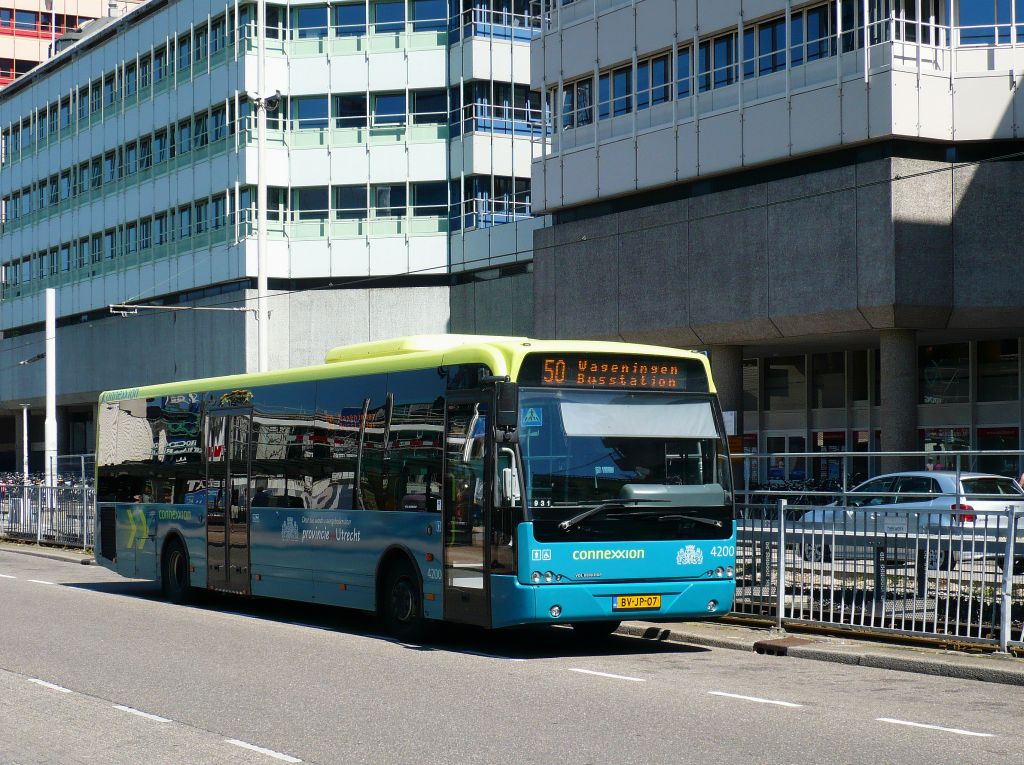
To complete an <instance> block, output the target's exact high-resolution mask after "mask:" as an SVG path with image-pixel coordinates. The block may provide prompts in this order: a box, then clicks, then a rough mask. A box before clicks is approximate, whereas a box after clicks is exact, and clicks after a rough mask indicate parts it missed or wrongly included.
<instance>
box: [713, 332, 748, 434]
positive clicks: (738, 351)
mask: <svg viewBox="0 0 1024 765" xmlns="http://www.w3.org/2000/svg"><path fill="white" fill-rule="evenodd" d="M709 359H710V361H711V377H712V379H713V380H714V381H715V387H716V388H717V389H718V399H719V401H721V402H722V411H723V412H728V411H733V412H736V435H743V346H742V345H713V346H711V351H710V354H709Z"/></svg>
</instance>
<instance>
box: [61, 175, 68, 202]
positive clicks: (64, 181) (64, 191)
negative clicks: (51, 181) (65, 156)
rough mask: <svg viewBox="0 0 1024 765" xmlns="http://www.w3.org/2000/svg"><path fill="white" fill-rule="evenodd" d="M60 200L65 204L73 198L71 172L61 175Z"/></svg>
mask: <svg viewBox="0 0 1024 765" xmlns="http://www.w3.org/2000/svg"><path fill="white" fill-rule="evenodd" d="M60 198H61V201H62V202H63V201H64V200H65V199H70V198H71V172H70V171H67V172H64V173H61V174H60Z"/></svg>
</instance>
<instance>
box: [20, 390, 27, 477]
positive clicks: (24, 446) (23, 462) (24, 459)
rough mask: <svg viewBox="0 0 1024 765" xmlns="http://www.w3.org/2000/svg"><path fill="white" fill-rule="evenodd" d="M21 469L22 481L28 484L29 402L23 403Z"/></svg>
mask: <svg viewBox="0 0 1024 765" xmlns="http://www.w3.org/2000/svg"><path fill="white" fill-rule="evenodd" d="M21 471H22V476H23V479H22V483H25V484H28V404H22V405H21Z"/></svg>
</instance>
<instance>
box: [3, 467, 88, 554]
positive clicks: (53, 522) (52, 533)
mask: <svg viewBox="0 0 1024 765" xmlns="http://www.w3.org/2000/svg"><path fill="white" fill-rule="evenodd" d="M95 528H96V493H95V491H94V489H93V487H92V486H90V485H88V484H85V483H82V484H79V485H77V486H6V487H3V493H2V494H0V538H8V539H17V540H24V541H34V542H36V543H38V544H55V545H64V546H69V547H72V546H73V547H81V548H83V549H85V548H88V547H91V546H92V545H93V543H94V539H93V537H94V536H95Z"/></svg>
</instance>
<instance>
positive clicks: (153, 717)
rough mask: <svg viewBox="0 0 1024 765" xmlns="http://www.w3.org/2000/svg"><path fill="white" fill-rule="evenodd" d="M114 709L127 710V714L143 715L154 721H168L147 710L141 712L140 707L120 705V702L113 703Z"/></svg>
mask: <svg viewBox="0 0 1024 765" xmlns="http://www.w3.org/2000/svg"><path fill="white" fill-rule="evenodd" d="M114 709H120V710H121V711H122V712H127V713H128V714H132V715H138V716H139V717H145V718H146V719H147V720H153V721H154V722H170V720H168V719H167V718H166V717H160V715H151V714H150V713H149V712H143V711H142V710H141V709H132V708H131V707H125V706H121V705H120V704H114Z"/></svg>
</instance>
